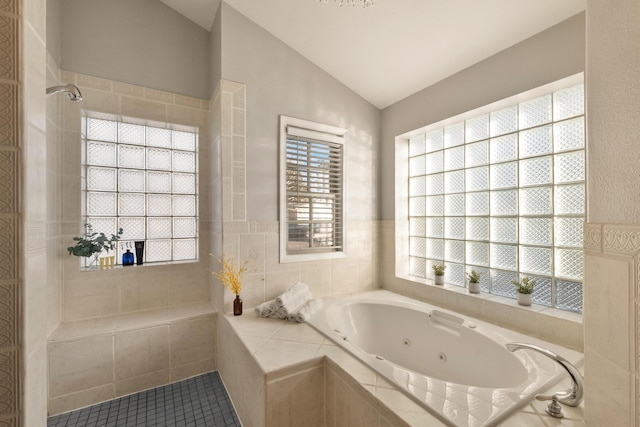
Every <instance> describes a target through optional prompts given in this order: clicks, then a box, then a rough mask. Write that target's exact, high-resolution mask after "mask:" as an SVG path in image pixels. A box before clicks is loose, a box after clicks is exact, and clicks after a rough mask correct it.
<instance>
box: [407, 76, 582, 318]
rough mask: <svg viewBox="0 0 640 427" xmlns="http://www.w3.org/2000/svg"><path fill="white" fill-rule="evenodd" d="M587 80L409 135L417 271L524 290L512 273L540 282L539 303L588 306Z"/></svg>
mask: <svg viewBox="0 0 640 427" xmlns="http://www.w3.org/2000/svg"><path fill="white" fill-rule="evenodd" d="M583 94H584V87H583V85H582V84H578V85H575V86H572V87H568V88H565V89H562V90H558V91H555V92H552V93H547V94H545V95H543V96H539V97H536V98H535V99H530V100H528V101H525V102H520V103H518V104H514V105H509V106H506V107H501V108H500V109H497V110H496V111H491V112H488V113H485V114H481V115H478V116H476V117H472V118H470V119H467V120H463V121H460V122H458V123H454V124H451V125H447V126H442V127H438V128H432V129H428V130H427V131H426V132H425V133H423V134H419V135H417V136H414V137H412V138H411V139H410V141H409V164H408V169H409V182H408V186H409V187H408V191H409V200H408V203H409V254H410V259H409V264H410V267H409V268H410V274H411V275H413V276H418V277H421V278H427V279H433V270H432V268H431V266H432V265H433V264H434V263H437V264H440V263H444V264H445V265H446V267H447V268H446V274H445V281H446V282H448V283H449V284H452V285H457V286H466V280H465V273H467V272H469V271H471V270H472V269H475V270H476V271H479V272H481V273H482V280H481V285H482V290H483V291H484V292H490V293H493V294H496V295H502V296H505V297H509V298H515V297H516V290H515V287H514V286H513V285H512V284H511V281H512V280H519V279H520V278H522V277H524V276H527V277H530V278H533V279H535V280H536V282H537V286H536V290H535V293H534V302H536V303H538V304H542V305H547V306H552V307H557V308H560V309H565V310H570V311H576V312H581V311H582V259H583V254H582V229H583V223H584V218H585V119H584V95H583Z"/></svg>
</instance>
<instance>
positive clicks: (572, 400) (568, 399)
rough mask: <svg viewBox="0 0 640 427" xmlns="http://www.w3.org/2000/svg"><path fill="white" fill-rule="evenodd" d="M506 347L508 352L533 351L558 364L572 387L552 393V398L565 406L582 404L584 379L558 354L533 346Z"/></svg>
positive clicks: (515, 343) (515, 345)
mask: <svg viewBox="0 0 640 427" xmlns="http://www.w3.org/2000/svg"><path fill="white" fill-rule="evenodd" d="M506 347H507V350H509V351H517V350H522V349H527V350H533V351H536V352H538V353H540V354H543V355H545V356H547V357H548V358H550V359H552V360H555V361H556V362H558V363H559V364H560V365H561V366H562V367H563V368H564V369H565V370H566V371H567V373H568V374H569V376H570V377H571V380H572V385H571V387H569V388H568V389H567V390H565V391H559V392H556V393H554V396H556V398H557V400H558V402H561V403H564V404H565V405H569V406H578V405H579V404H580V402H582V399H583V398H584V377H583V376H582V374H581V373H580V371H578V368H576V367H575V366H573V365H572V364H571V363H570V362H569V361H568V360H567V359H565V358H564V357H562V356H560V355H559V354H556V353H554V352H552V351H551V350H547V349H546V348H542V347H539V346H537V345H533V344H527V343H520V342H512V343H509V344H506Z"/></svg>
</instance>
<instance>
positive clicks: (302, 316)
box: [289, 298, 322, 323]
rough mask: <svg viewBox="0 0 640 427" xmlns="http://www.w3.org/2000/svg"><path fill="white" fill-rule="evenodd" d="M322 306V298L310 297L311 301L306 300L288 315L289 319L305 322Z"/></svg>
mask: <svg viewBox="0 0 640 427" xmlns="http://www.w3.org/2000/svg"><path fill="white" fill-rule="evenodd" d="M321 308H322V298H316V299H312V300H311V301H307V302H306V303H305V304H304V305H303V306H302V307H301V308H300V310H298V311H297V312H295V313H294V314H293V315H291V316H290V317H289V320H291V319H292V318H293V319H294V320H295V321H296V322H299V323H302V322H306V321H307V320H309V319H311V316H313V315H314V314H315V313H316V312H317V311H318V310H320V309H321Z"/></svg>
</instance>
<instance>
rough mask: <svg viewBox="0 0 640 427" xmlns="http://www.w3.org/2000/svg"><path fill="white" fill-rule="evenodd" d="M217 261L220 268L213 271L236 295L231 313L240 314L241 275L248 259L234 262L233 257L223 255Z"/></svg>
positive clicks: (245, 268)
mask: <svg viewBox="0 0 640 427" xmlns="http://www.w3.org/2000/svg"><path fill="white" fill-rule="evenodd" d="M218 262H219V263H220V264H222V269H221V270H220V271H218V272H217V273H213V274H214V275H215V276H216V277H217V278H218V279H220V281H221V282H222V284H223V285H224V287H225V288H228V289H229V290H230V291H231V292H233V293H234V294H235V295H236V298H235V299H234V300H233V315H234V316H240V315H241V314H242V299H241V298H240V292H241V291H242V275H243V274H244V272H245V271H247V263H248V262H249V261H241V262H239V263H238V262H236V261H235V260H234V259H233V258H227V257H225V256H224V255H223V256H222V259H219V260H218Z"/></svg>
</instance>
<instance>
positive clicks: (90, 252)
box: [67, 224, 124, 267]
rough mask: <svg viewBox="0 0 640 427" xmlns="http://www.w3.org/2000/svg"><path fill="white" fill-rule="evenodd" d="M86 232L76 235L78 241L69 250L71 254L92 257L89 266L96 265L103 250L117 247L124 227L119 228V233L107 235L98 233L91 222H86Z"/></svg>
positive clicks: (75, 238)
mask: <svg viewBox="0 0 640 427" xmlns="http://www.w3.org/2000/svg"><path fill="white" fill-rule="evenodd" d="M84 227H85V232H84V233H83V234H82V236H80V237H74V238H73V241H74V242H76V244H75V246H69V247H68V248H67V251H69V254H70V255H74V256H79V257H85V258H91V261H90V262H89V266H90V267H91V266H94V265H95V264H96V261H97V260H98V258H100V254H101V253H102V251H106V252H107V253H109V251H111V250H113V249H115V248H116V242H118V240H120V237H121V236H122V233H123V232H124V231H123V230H122V228H120V229H119V230H118V234H117V235H116V234H112V235H111V237H110V238H109V237H107V235H106V234H104V233H98V232H97V231H93V228H92V227H91V224H85V226H84Z"/></svg>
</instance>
